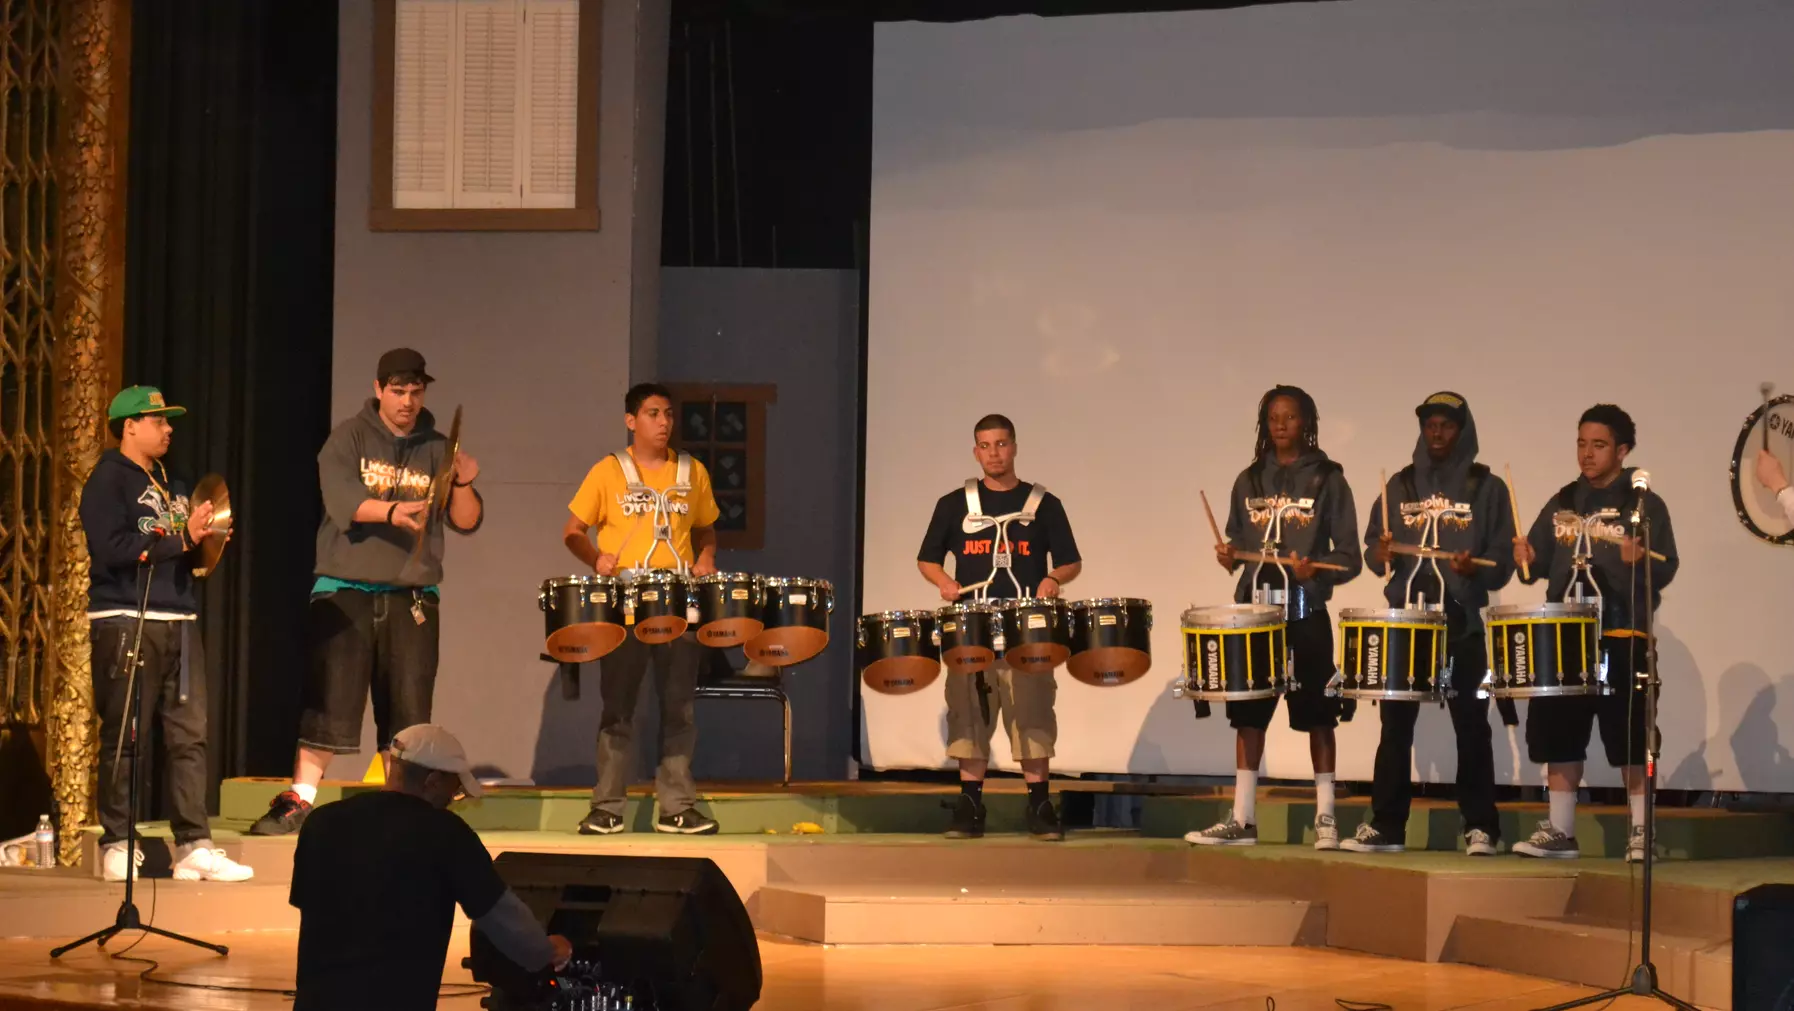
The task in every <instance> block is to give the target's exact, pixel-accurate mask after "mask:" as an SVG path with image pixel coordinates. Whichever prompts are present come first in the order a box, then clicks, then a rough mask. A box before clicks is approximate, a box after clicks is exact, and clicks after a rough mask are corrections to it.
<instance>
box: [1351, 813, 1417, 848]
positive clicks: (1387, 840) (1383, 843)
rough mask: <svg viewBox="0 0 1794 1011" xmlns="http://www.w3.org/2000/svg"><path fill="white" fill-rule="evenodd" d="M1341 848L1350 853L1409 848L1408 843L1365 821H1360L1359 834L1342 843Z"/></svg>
mask: <svg viewBox="0 0 1794 1011" xmlns="http://www.w3.org/2000/svg"><path fill="white" fill-rule="evenodd" d="M1339 848H1340V849H1342V850H1345V851H1346V852H1348V853H1400V852H1402V851H1403V850H1405V849H1407V844H1406V843H1404V842H1403V841H1402V840H1400V839H1396V838H1394V837H1392V836H1386V835H1384V834H1383V833H1381V832H1378V831H1377V830H1376V827H1375V826H1373V825H1372V824H1371V823H1370V822H1368V821H1365V822H1359V823H1358V832H1357V834H1355V835H1353V836H1352V837H1351V838H1350V839H1347V840H1346V841H1345V842H1342V843H1340V844H1339Z"/></svg>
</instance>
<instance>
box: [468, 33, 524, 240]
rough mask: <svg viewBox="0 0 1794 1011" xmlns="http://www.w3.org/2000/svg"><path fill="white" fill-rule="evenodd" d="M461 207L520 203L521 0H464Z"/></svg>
mask: <svg viewBox="0 0 1794 1011" xmlns="http://www.w3.org/2000/svg"><path fill="white" fill-rule="evenodd" d="M455 14H456V18H457V20H458V22H459V25H460V29H461V31H460V39H459V43H460V44H459V46H458V47H457V48H458V50H459V54H458V55H459V59H458V60H457V64H458V66H459V67H460V70H461V79H460V87H459V88H458V89H457V92H458V98H459V101H458V102H457V107H456V117H455V119H456V124H457V127H458V129H457V133H458V134H459V140H460V151H459V152H458V154H459V157H457V158H456V159H455V168H456V172H455V180H454V194H455V203H454V206H456V207H517V206H519V205H520V203H521V194H520V193H519V188H518V179H519V175H520V173H519V172H518V163H519V161H520V160H521V159H520V157H519V156H520V155H521V153H522V152H521V150H520V147H521V145H519V144H518V142H517V141H518V136H517V135H518V127H519V125H520V122H521V117H520V116H519V115H518V111H519V110H518V105H519V94H518V92H519V85H520V83H521V81H520V75H519V74H518V71H519V69H521V68H520V67H519V66H518V62H519V61H518V56H519V51H518V41H519V39H518V36H519V31H518V29H519V27H520V24H519V20H520V14H521V12H520V10H519V5H518V3H517V2H516V0H461V2H460V3H458V4H456V5H455Z"/></svg>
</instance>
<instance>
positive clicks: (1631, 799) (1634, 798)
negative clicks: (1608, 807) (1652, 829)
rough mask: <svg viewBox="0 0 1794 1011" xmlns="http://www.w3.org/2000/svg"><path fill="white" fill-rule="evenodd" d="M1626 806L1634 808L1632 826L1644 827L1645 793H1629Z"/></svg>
mask: <svg viewBox="0 0 1794 1011" xmlns="http://www.w3.org/2000/svg"><path fill="white" fill-rule="evenodd" d="M1626 806H1627V807H1630V808H1631V809H1632V827H1634V828H1639V827H1642V826H1643V825H1644V794H1642V793H1629V794H1627V795H1626Z"/></svg>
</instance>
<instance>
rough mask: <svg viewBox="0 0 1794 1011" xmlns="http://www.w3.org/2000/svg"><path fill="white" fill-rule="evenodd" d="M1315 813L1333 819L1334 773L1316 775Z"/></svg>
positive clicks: (1317, 815) (1318, 773)
mask: <svg viewBox="0 0 1794 1011" xmlns="http://www.w3.org/2000/svg"><path fill="white" fill-rule="evenodd" d="M1314 813H1315V816H1316V817H1317V818H1318V817H1319V816H1320V815H1323V814H1324V815H1326V816H1327V817H1329V818H1331V817H1333V773H1331V772H1317V773H1315V774H1314Z"/></svg>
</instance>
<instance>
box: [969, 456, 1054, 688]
mask: <svg viewBox="0 0 1794 1011" xmlns="http://www.w3.org/2000/svg"><path fill="white" fill-rule="evenodd" d="M978 485H979V480H978V478H972V479H970V480H968V481H967V482H966V517H965V519H963V520H961V521H960V524H959V528H960V529H961V530H963V531H965V532H966V533H968V534H975V533H978V532H979V531H982V530H989V529H991V528H992V527H995V528H996V530H997V533H996V537H995V539H994V540H993V541H992V543H991V555H990V577H989V578H988V579H986V580H985V581H984V582H982V583H973V584H972V585H971V586H962V587H960V588H959V592H960V593H961V594H962V595H963V594H966V593H971V594H972V595H973V596H972V599H973V600H976V601H978V602H979V603H983V602H984V601H985V600H986V599H988V597H989V594H990V588H991V585H992V584H994V583H995V582H996V581H997V576H998V575H999V574H1001V575H1005V576H1008V577H1009V585H1010V586H1012V587H1014V588H1015V595H1016V596H1017V597H1032V596H1033V595H1034V594H1033V591H1031V590H1028V589H1025V588H1024V587H1023V586H1022V584H1021V580H1018V579H1016V578H1015V570H1014V568H1013V567H1012V562H1013V561H1014V554H1013V552H1014V548H1013V545H1011V543H1010V541H1009V524H1011V523H1020V524H1021V525H1022V526H1028V525H1030V524H1032V523H1033V522H1034V518H1035V514H1036V513H1038V512H1039V511H1040V503H1041V502H1043V501H1044V500H1045V499H1046V493H1047V490H1046V485H1044V484H1036V485H1034V486H1033V488H1031V489H1029V491H1028V499H1027V501H1025V502H1023V503H1022V508H1021V511H1020V512H1013V513H1005V514H1004V515H1002V516H986V515H985V514H984V503H983V501H982V500H981V499H980V498H979V496H978ZM992 645H994V646H995V647H996V648H997V649H998V650H1002V649H1003V648H1004V647H1005V646H1006V645H1007V643H1006V642H1004V640H1003V629H1002V625H1001V623H998V625H997V630H996V640H995V641H994V642H993V643H992ZM973 677H975V678H976V679H977V681H976V682H975V684H976V685H977V688H978V712H979V714H980V715H981V716H982V717H983V720H984V722H985V723H989V722H990V682H988V681H986V680H985V679H984V672H983V671H979V672H978V673H976V674H974V675H973Z"/></svg>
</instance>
